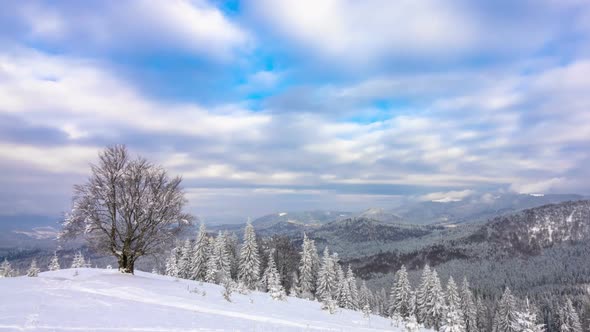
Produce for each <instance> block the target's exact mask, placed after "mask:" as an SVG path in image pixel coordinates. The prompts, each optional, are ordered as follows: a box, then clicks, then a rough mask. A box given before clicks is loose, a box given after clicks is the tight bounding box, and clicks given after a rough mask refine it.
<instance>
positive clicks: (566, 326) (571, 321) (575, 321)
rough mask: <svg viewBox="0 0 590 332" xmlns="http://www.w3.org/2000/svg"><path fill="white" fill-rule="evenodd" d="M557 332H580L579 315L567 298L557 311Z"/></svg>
mask: <svg viewBox="0 0 590 332" xmlns="http://www.w3.org/2000/svg"><path fill="white" fill-rule="evenodd" d="M558 321H559V323H558V325H559V332H582V324H580V317H579V316H578V313H577V312H576V309H575V308H574V305H573V303H572V301H571V300H570V299H569V298H567V299H566V300H565V304H564V306H563V307H562V309H561V310H560V311H559V319H558Z"/></svg>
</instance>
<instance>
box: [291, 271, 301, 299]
mask: <svg viewBox="0 0 590 332" xmlns="http://www.w3.org/2000/svg"><path fill="white" fill-rule="evenodd" d="M299 284H300V283H299V276H298V275H297V271H293V273H292V274H291V290H290V291H289V295H290V296H295V297H301V288H299Z"/></svg>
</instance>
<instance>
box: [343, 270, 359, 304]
mask: <svg viewBox="0 0 590 332" xmlns="http://www.w3.org/2000/svg"><path fill="white" fill-rule="evenodd" d="M346 281H347V282H348V288H349V289H350V298H351V300H352V308H350V309H360V308H359V305H358V297H359V294H358V287H357V284H356V277H355V276H354V272H352V268H351V267H350V265H348V270H347V271H346Z"/></svg>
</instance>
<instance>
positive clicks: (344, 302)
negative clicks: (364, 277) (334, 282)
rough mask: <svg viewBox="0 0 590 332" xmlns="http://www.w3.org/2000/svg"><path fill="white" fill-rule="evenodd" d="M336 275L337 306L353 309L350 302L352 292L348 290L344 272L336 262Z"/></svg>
mask: <svg viewBox="0 0 590 332" xmlns="http://www.w3.org/2000/svg"><path fill="white" fill-rule="evenodd" d="M336 275H337V276H338V289H337V297H336V299H337V301H338V306H339V307H340V308H346V309H354V304H353V303H352V294H351V292H350V287H349V284H348V279H347V278H346V275H345V274H344V270H343V269H342V266H341V265H340V264H337V274H336Z"/></svg>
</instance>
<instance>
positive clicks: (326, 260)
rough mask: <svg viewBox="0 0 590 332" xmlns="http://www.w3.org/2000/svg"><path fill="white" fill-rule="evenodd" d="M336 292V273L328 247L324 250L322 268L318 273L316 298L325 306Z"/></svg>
mask: <svg viewBox="0 0 590 332" xmlns="http://www.w3.org/2000/svg"><path fill="white" fill-rule="evenodd" d="M335 290H336V271H335V270H334V260H333V258H332V256H330V252H329V250H328V247H326V248H325V249H324V257H323V259H322V266H321V267H320V271H319V273H318V284H317V297H318V299H320V301H322V302H324V303H325V304H327V303H328V301H329V300H333V299H334V296H333V295H334V293H335Z"/></svg>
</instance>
